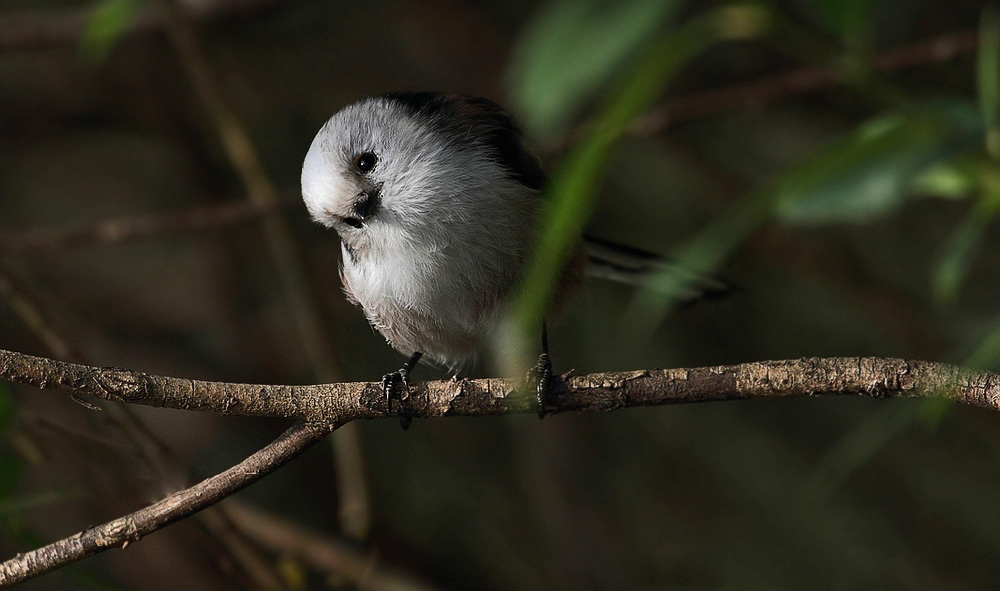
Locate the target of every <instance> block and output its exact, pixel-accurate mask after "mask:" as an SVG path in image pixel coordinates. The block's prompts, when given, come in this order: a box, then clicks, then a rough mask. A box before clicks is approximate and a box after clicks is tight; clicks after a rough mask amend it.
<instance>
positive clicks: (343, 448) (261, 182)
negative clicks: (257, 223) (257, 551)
mask: <svg viewBox="0 0 1000 591" xmlns="http://www.w3.org/2000/svg"><path fill="white" fill-rule="evenodd" d="M156 3H157V5H158V6H159V8H160V11H161V13H162V14H163V20H164V24H165V25H166V30H167V35H168V36H169V38H170V41H171V43H172V44H173V46H174V50H175V51H176V53H177V56H178V59H179V60H180V62H181V65H182V66H183V67H184V69H185V71H186V72H187V75H188V78H189V79H190V81H191V84H192V86H193V87H194V90H195V93H196V94H197V96H198V99H199V100H200V101H201V103H202V107H203V108H204V109H205V111H206V112H207V113H208V115H209V116H210V117H211V119H212V121H213V123H214V124H215V128H216V131H217V132H218V134H219V140H220V141H221V143H222V146H223V148H224V149H225V151H226V154H227V155H228V157H229V161H230V163H231V164H232V165H233V168H234V169H235V170H236V173H237V174H238V175H239V177H240V181H241V182H242V183H243V187H244V189H245V190H246V192H247V196H248V199H249V200H250V202H251V203H255V204H257V205H259V206H263V207H268V206H272V205H273V204H274V202H275V199H276V197H275V189H274V184H273V183H272V182H271V179H270V178H269V177H268V175H267V172H266V171H265V170H264V167H263V166H262V165H261V162H260V158H259V157H258V155H257V150H256V148H255V147H254V144H253V141H252V140H251V138H250V134H249V133H248V132H247V130H246V127H245V126H244V125H243V123H242V122H241V121H240V120H239V118H238V117H237V115H236V111H235V110H234V109H233V108H232V107H231V105H230V104H229V103H228V102H227V100H226V98H225V93H224V89H223V85H222V83H221V81H220V78H219V76H218V74H217V73H216V72H215V70H214V68H213V67H212V64H211V61H210V60H209V59H208V55H207V53H206V51H205V48H204V46H203V45H202V43H201V41H200V39H199V38H198V35H197V31H196V29H195V27H194V26H193V24H192V22H191V20H190V18H189V15H188V14H187V12H186V11H185V7H184V6H182V5H181V4H180V3H179V0H157V2H156ZM262 229H263V231H264V237H265V239H266V243H267V246H268V249H269V250H270V253H271V258H272V259H273V260H274V263H275V267H276V268H277V271H278V276H279V278H280V281H281V286H282V289H283V291H284V293H285V296H286V297H287V299H288V303H289V309H290V310H291V312H292V317H293V319H294V321H295V325H296V328H297V329H298V334H299V340H300V341H301V343H302V347H303V350H304V353H305V355H306V357H307V358H308V359H309V362H310V365H311V366H312V367H313V369H314V371H315V372H316V375H317V376H318V378H319V380H320V381H323V382H336V381H340V379H341V374H340V369H339V368H338V367H337V365H336V362H335V360H336V355H335V351H334V347H333V344H332V342H331V341H330V339H329V336H328V333H327V331H325V330H324V327H325V326H326V323H325V322H324V319H323V315H322V314H321V313H320V306H319V304H318V303H317V301H316V299H315V297H314V295H313V294H315V293H316V291H315V290H314V289H312V287H311V281H310V277H309V274H308V273H307V272H306V270H305V267H304V266H303V264H302V261H303V257H302V256H301V254H300V253H299V248H298V243H297V242H296V241H295V239H294V237H293V235H292V232H291V230H290V228H289V227H288V224H287V222H286V221H285V219H283V218H281V217H278V216H267V217H265V218H263V220H262ZM332 442H333V444H334V446H335V453H334V459H335V469H336V473H337V479H338V483H339V487H340V495H339V497H340V503H341V507H340V512H339V513H340V516H341V517H343V518H344V519H342V520H341V527H342V528H343V529H344V531H346V532H348V533H350V534H352V535H354V536H355V537H358V538H361V537H363V535H364V534H365V533H367V531H368V528H369V525H370V523H371V515H370V503H369V500H368V482H367V478H366V475H365V472H364V455H363V453H362V445H361V435H360V433H359V431H358V430H357V427H355V426H350V425H348V426H347V427H346V428H344V429H341V430H338V431H337V433H335V434H334V436H333V438H332Z"/></svg>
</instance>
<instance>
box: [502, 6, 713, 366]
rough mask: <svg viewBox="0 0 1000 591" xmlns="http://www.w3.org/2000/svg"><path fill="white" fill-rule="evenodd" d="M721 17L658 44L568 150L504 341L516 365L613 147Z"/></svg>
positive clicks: (705, 44)
mask: <svg viewBox="0 0 1000 591" xmlns="http://www.w3.org/2000/svg"><path fill="white" fill-rule="evenodd" d="M725 10H726V9H722V11H725ZM719 20H720V19H719V12H713V13H709V15H707V16H706V17H702V18H698V19H696V20H694V21H691V22H690V23H688V24H686V25H684V26H682V27H681V28H680V29H679V30H677V31H675V32H674V33H672V34H671V35H669V36H668V37H666V38H665V39H663V40H662V41H659V42H658V43H656V44H655V45H654V46H653V47H652V48H651V49H650V51H649V52H648V53H647V54H646V55H645V57H643V58H642V59H641V61H640V62H639V63H638V64H637V65H636V67H635V68H634V69H633V70H632V72H631V73H630V74H629V76H628V77H627V78H626V79H625V81H624V83H623V85H622V87H621V89H620V90H619V91H618V92H617V93H616V94H615V95H614V97H613V98H612V99H611V100H610V101H609V102H608V103H607V105H606V107H605V108H604V110H603V111H602V112H601V114H600V115H599V116H598V117H597V119H596V124H595V127H594V129H593V131H592V132H591V133H590V135H589V137H587V138H586V139H584V140H583V141H582V142H581V143H580V144H579V145H578V146H577V147H576V148H575V149H574V150H572V151H571V152H570V153H569V155H568V156H567V158H566V161H565V163H564V164H563V166H562V167H561V168H560V170H559V171H558V172H557V173H556V175H555V176H554V177H553V179H552V182H551V184H550V185H549V187H548V191H547V193H548V195H549V199H548V200H547V201H546V207H545V209H544V210H543V212H542V218H541V219H542V222H541V226H540V234H539V244H538V247H537V249H536V251H535V257H534V259H533V260H532V262H531V265H530V266H529V268H528V270H527V273H526V275H525V280H524V283H523V285H522V286H521V290H520V292H519V294H518V296H517V298H516V300H515V306H514V312H515V314H516V319H515V332H514V334H512V335H508V336H509V337H513V341H512V342H507V343H503V345H502V346H503V347H504V351H503V353H504V354H505V355H504V358H505V359H506V360H507V361H508V363H510V364H512V365H513V367H515V368H520V369H523V367H521V366H523V365H524V362H523V359H522V358H521V355H520V354H519V353H520V352H521V351H524V350H525V346H524V345H525V344H526V343H527V342H528V339H529V338H530V335H533V334H536V333H537V331H538V327H540V326H541V323H542V318H543V317H544V315H545V312H546V310H547V309H548V307H549V304H550V302H551V301H552V298H553V295H554V293H555V287H556V284H557V281H558V278H559V276H560V274H561V272H562V270H563V266H564V265H565V264H566V262H567V260H568V259H569V256H570V253H571V252H572V251H573V249H574V248H575V246H576V244H577V242H578V241H579V237H580V233H581V231H582V229H583V226H584V224H585V223H586V221H587V219H588V217H589V216H590V213H591V211H592V210H593V207H594V204H595V202H596V198H597V188H598V185H599V183H600V180H601V177H602V176H603V174H604V168H605V164H606V162H607V160H608V158H609V156H610V154H611V151H612V150H613V149H614V148H615V146H616V145H617V144H618V142H619V141H620V139H621V137H622V136H623V135H624V134H625V132H626V131H627V130H628V128H629V126H630V125H631V123H632V122H633V121H634V120H635V118H636V117H638V116H639V115H640V114H641V113H642V112H644V111H645V110H646V109H648V108H649V106H650V105H652V103H653V101H655V100H656V98H657V97H659V95H660V94H661V92H662V91H663V88H664V86H665V85H666V84H667V82H668V81H669V80H670V79H672V78H673V76H674V75H675V74H676V73H677V72H678V71H679V70H680V69H681V68H682V67H683V66H684V65H685V64H687V63H688V62H689V61H691V59H693V58H694V57H695V56H697V55H698V54H699V53H701V52H702V51H703V50H704V49H705V48H707V47H708V46H710V45H711V44H712V43H714V42H715V41H716V40H717V39H718V38H719V26H718V22H719ZM511 353H513V355H511ZM508 369H510V366H509V367H508Z"/></svg>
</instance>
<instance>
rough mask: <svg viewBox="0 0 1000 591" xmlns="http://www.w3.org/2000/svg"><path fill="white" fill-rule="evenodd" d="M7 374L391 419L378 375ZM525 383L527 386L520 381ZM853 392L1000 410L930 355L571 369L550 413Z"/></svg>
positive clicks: (436, 400)
mask: <svg viewBox="0 0 1000 591" xmlns="http://www.w3.org/2000/svg"><path fill="white" fill-rule="evenodd" d="M0 378H3V379H7V380H10V381H12V382H18V383H22V384H28V385H31V386H36V387H38V388H43V389H60V390H66V391H69V392H72V393H74V394H77V395H84V396H93V397H95V398H99V399H102V400H116V401H119V402H127V403H132V404H144V405H147V406H156V407H164V408H175V409H185V410H202V411H210V412H216V413H220V414H235V415H246V416H261V417H284V418H295V419H301V420H305V421H307V422H310V423H318V424H327V425H333V424H342V423H345V422H347V421H352V420H355V419H374V418H379V417H385V416H388V415H389V413H388V409H387V408H386V404H385V399H384V397H383V393H382V385H381V383H379V382H354V383H337V384H323V385H312V386H292V385H262V384H234V383H224V382H207V381H201V380H191V379H186V378H172V377H165V376H156V375H150V374H146V373H141V372H136V371H132V370H128V369H120V368H98V367H91V366H87V365H78V364H74V363H65V362H62V361H55V360H52V359H46V358H43V357H34V356H31V355H25V354H23V353H17V352H13V351H6V350H3V349H0ZM520 386H522V384H519V383H517V382H516V381H512V380H503V379H497V378H483V379H474V380H470V379H453V380H441V381H431V382H416V383H414V384H412V385H411V386H410V390H409V395H408V396H407V397H406V398H405V399H404V400H403V401H402V402H401V403H400V404H398V405H395V408H396V410H398V411H399V412H401V413H405V414H408V415H411V416H413V417H418V418H427V417H441V416H448V415H463V416H487V415H501V414H511V413H523V412H536V411H537V408H536V407H535V402H534V396H533V395H525V394H521V393H518V389H519V387H520ZM520 389H521V390H523V388H520ZM832 394H840V395H844V394H849V395H860V396H871V397H875V398H899V397H929V396H940V397H944V398H948V399H951V400H954V401H956V402H962V403H965V404H971V405H973V406H979V407H982V408H988V409H991V410H1000V376H998V375H996V374H992V373H989V372H977V371H972V370H967V369H963V368H960V367H957V366H953V365H947V364H943V363H935V362H930V361H912V360H904V359H886V358H877V357H832V358H811V359H797V360H789V361H760V362H755V363H743V364H739V365H724V366H717V367H702V368H696V369H654V370H642V371H633V372H611V373H596V374H590V375H585V376H573V377H568V376H563V377H561V378H559V379H558V380H557V383H555V384H553V395H554V396H553V401H554V402H553V406H552V407H550V408H546V411H547V412H553V413H554V412H564V411H595V410H599V411H610V410H617V409H620V408H628V407H633V406H650V405H661V404H677V403H688V402H709V401H721V400H742V399H773V398H787V397H794V396H817V395H832Z"/></svg>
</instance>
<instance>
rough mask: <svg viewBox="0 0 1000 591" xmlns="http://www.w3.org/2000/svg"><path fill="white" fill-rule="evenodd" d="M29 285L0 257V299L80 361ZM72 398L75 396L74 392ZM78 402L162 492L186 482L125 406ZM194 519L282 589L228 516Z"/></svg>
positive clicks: (269, 589)
mask: <svg viewBox="0 0 1000 591" xmlns="http://www.w3.org/2000/svg"><path fill="white" fill-rule="evenodd" d="M29 292H30V290H29V289H28V288H27V287H26V286H25V285H23V280H22V279H21V278H20V277H18V275H17V274H16V273H14V272H13V270H12V269H10V268H9V267H7V266H6V265H5V264H4V261H3V259H0V299H4V300H6V301H7V303H8V304H10V306H11V307H12V308H13V309H14V310H15V312H16V313H17V314H18V316H20V317H21V319H22V320H23V321H24V322H25V323H26V324H27V325H28V326H29V327H30V328H31V329H32V330H33V331H34V332H35V334H36V335H38V337H39V338H41V339H42V341H43V342H44V343H45V345H46V346H47V347H48V348H49V350H50V351H51V352H52V354H53V355H54V356H56V357H58V358H60V359H65V360H67V361H72V362H79V363H82V362H83V361H84V357H83V354H81V353H79V352H78V351H77V350H76V349H75V348H74V347H73V346H72V345H71V344H70V343H69V341H68V340H67V339H65V338H64V337H63V336H62V335H61V334H59V332H58V331H57V330H56V328H55V326H54V324H53V323H52V321H51V319H50V317H49V315H48V314H46V311H45V310H44V309H43V308H42V306H41V305H39V304H38V303H37V302H36V301H34V300H33V298H32V297H31V296H30V295H29ZM74 397H75V395H74ZM74 399H75V400H76V401H77V402H81V403H83V404H84V405H85V406H88V407H89V408H91V409H93V410H101V411H104V412H103V414H102V415H101V416H102V417H103V418H105V419H106V420H107V422H108V423H109V424H110V426H111V427H112V428H115V429H117V430H118V431H119V432H121V433H122V435H124V436H125V438H126V439H128V441H130V442H131V443H132V445H133V446H134V447H135V449H136V451H137V452H138V453H139V456H140V457H142V458H143V460H145V462H146V463H147V465H148V466H149V468H150V469H151V470H152V472H153V473H154V474H156V476H157V477H158V479H159V483H158V484H159V487H160V489H161V493H162V494H167V493H173V492H175V491H177V490H179V489H181V488H183V487H185V486H187V485H188V484H189V483H190V476H189V475H188V474H187V471H186V470H185V469H184V468H182V467H180V466H179V465H178V464H177V461H176V458H174V456H173V455H172V454H171V453H170V452H169V451H168V448H167V446H166V444H164V443H163V441H161V440H160V439H159V438H158V437H157V436H156V435H155V434H154V433H153V432H152V431H150V430H149V428H148V427H147V426H146V424H145V423H143V421H142V419H140V418H139V417H138V416H137V415H136V414H135V413H134V412H133V411H132V410H131V408H130V407H129V406H127V405H124V404H121V403H118V402H111V401H103V402H102V404H100V406H99V407H97V406H94V405H92V404H90V403H89V402H86V401H84V400H82V399H81V398H78V397H75V398H74ZM197 518H198V519H199V521H201V523H202V524H203V525H204V526H205V528H206V529H207V530H208V532H209V534H210V535H212V536H214V537H215V538H216V539H217V540H218V541H219V543H220V544H221V545H222V547H223V548H225V549H226V550H227V551H228V552H229V554H230V556H231V557H232V559H233V560H234V562H235V563H237V564H239V565H240V566H241V567H242V568H243V569H244V571H245V572H246V573H247V575H248V576H249V577H250V578H251V579H252V580H253V581H254V582H255V583H256V585H257V587H258V588H259V589H261V590H262V591H281V590H283V589H285V588H286V586H285V585H284V584H283V583H282V581H281V579H280V578H279V577H278V575H277V574H276V573H275V572H273V569H272V568H271V565H270V564H269V563H268V562H267V561H265V560H264V559H263V557H262V556H260V555H259V553H258V552H257V551H256V549H255V548H253V547H251V546H250V545H249V544H247V542H246V540H244V539H242V538H241V537H240V536H237V535H233V534H232V532H233V526H232V524H231V523H229V519H228V515H227V514H225V513H223V512H222V511H219V510H217V507H209V508H207V509H206V510H205V511H202V512H200V513H198V515H197Z"/></svg>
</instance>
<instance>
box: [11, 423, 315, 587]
mask: <svg viewBox="0 0 1000 591" xmlns="http://www.w3.org/2000/svg"><path fill="white" fill-rule="evenodd" d="M333 428H334V427H333V426H318V425H315V424H306V423H302V422H299V423H296V424H295V425H293V426H292V427H291V428H289V429H288V430H287V431H285V432H284V433H283V434H282V435H281V436H280V437H278V439H276V440H274V441H273V442H272V443H271V444H269V445H268V446H267V447H265V448H263V449H261V450H260V451H258V452H257V453H255V454H253V455H251V456H250V457H248V458H247V459H246V460H244V461H242V462H240V463H239V464H237V465H236V466H233V467H232V468H230V469H229V470H226V471H225V472H222V473H220V474H217V475H215V476H212V477H211V478H206V479H205V480H203V481H201V482H199V483H198V484H196V485H194V486H192V487H190V488H187V489H185V490H182V491H179V492H176V493H174V494H172V495H169V496H167V497H166V498H164V499H162V500H161V501H158V502H156V503H154V504H152V505H150V506H148V507H145V508H143V509H140V510H139V511H136V512H135V513H131V514H129V515H126V516H124V517H121V518H118V519H115V520H114V521H109V522H108V523H105V524H104V525H100V526H97V527H92V528H89V529H87V530H85V531H83V532H80V533H78V534H76V535H74V536H71V537H69V538H66V539H64V540H60V541H58V542H54V543H52V544H49V545H48V546H45V547H43V548H39V549H37V550H33V551H31V552H26V553H24V554H18V555H17V556H15V557H14V558H12V559H10V560H8V561H7V562H4V563H3V564H0V587H10V586H11V585H14V584H17V583H19V582H22V581H24V580H26V579H29V578H32V577H36V576H38V575H41V574H44V573H47V572H49V571H51V570H54V569H57V568H59V567H61V566H65V565H67V564H70V563H72V562H76V561H78V560H81V559H83V558H86V557H88V556H93V555H94V554H97V553H99V552H103V551H105V550H107V549H109V548H115V547H119V546H120V547H122V548H125V547H126V546H128V544H129V543H131V542H135V541H138V540H139V539H141V538H142V537H143V536H145V535H147V534H149V533H152V532H153V531H156V530H157V529H160V528H161V527H164V526H166V525H170V524H171V523H174V522H175V521H178V520H180V519H183V518H184V517H187V516H188V515H191V514H192V513H195V512H197V511H200V510H201V509H204V508H205V507H208V506H210V505H213V504H215V503H217V502H219V501H220V500H222V499H224V498H226V497H227V496H229V495H231V494H233V493H235V492H237V491H239V490H242V489H244V488H246V487H247V486H249V485H251V484H253V483H254V482H257V481H258V480H260V479H261V478H263V477H264V476H267V475H268V474H270V473H271V472H273V471H274V470H276V469H278V468H279V467H281V466H282V465H284V464H285V463H286V462H288V461H289V460H291V459H292V458H295V457H296V456H298V455H299V454H301V453H302V452H304V451H305V450H306V449H308V448H309V446H311V445H312V444H313V443H315V442H317V441H319V440H320V439H321V438H322V437H323V436H325V435H327V434H328V433H329V432H330V431H332V430H333Z"/></svg>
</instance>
